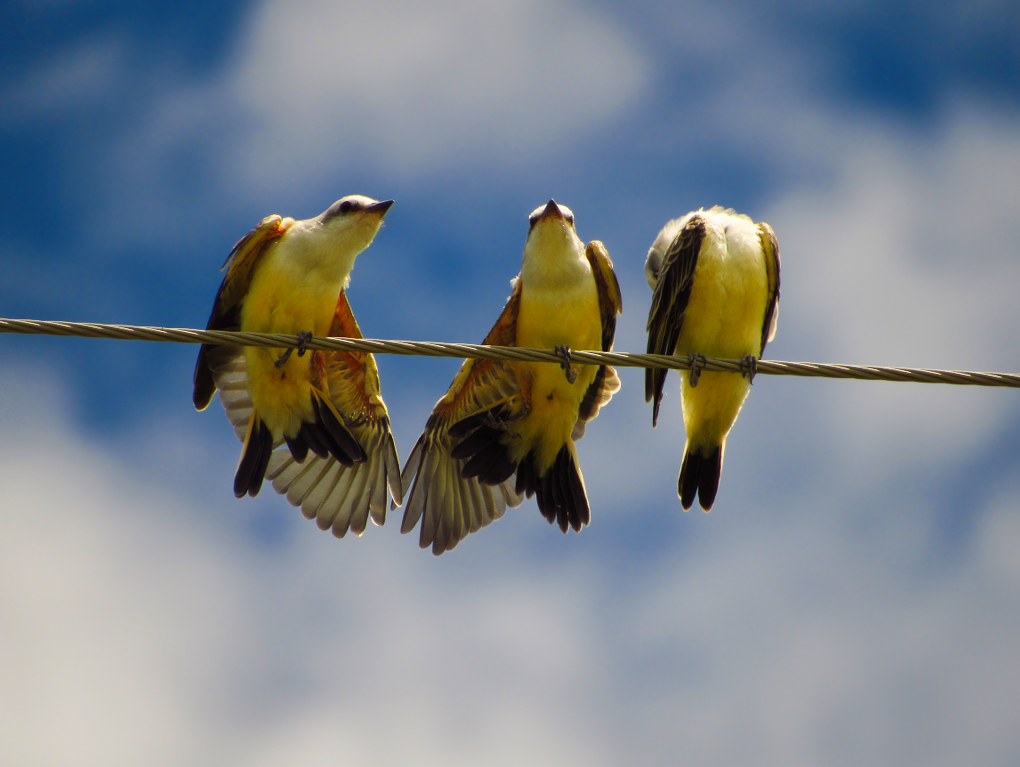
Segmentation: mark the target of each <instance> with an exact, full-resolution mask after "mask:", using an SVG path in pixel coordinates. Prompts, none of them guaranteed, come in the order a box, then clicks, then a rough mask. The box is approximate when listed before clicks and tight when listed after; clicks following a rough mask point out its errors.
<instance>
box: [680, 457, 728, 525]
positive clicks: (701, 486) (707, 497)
mask: <svg viewBox="0 0 1020 767" xmlns="http://www.w3.org/2000/svg"><path fill="white" fill-rule="evenodd" d="M721 476H722V445H717V446H716V447H714V448H707V449H699V450H696V451H692V450H688V451H687V452H685V453H684V460H683V463H682V464H680V478H679V479H678V480H677V495H679V496H680V505H681V506H682V507H683V510H684V511H687V510H688V509H690V508H691V506H693V505H694V499H695V497H697V499H698V503H699V504H701V508H702V509H704V510H705V511H711V509H712V504H714V503H715V496H716V493H718V492H719V478H720V477H721Z"/></svg>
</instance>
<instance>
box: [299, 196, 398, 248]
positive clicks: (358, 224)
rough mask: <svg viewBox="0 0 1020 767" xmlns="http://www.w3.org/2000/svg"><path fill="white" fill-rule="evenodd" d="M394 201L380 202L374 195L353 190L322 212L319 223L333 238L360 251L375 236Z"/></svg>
mask: <svg viewBox="0 0 1020 767" xmlns="http://www.w3.org/2000/svg"><path fill="white" fill-rule="evenodd" d="M391 205H393V200H383V201H382V202H379V201H378V200H373V199H372V198H371V197H365V196H364V195H360V194H351V195H348V196H347V197H342V198H341V199H339V200H337V201H336V202H334V203H333V204H332V205H330V206H329V207H328V208H327V209H326V210H325V211H323V212H322V213H321V214H319V217H318V225H319V227H320V228H321V229H322V230H323V231H324V232H325V233H328V235H329V236H330V237H331V238H338V239H343V241H345V242H347V243H349V244H350V246H351V247H352V248H353V249H354V250H355V252H360V251H362V250H364V249H365V248H367V247H368V246H369V244H370V243H371V242H372V240H373V239H374V238H375V235H376V233H377V232H378V231H379V227H381V226H382V222H383V217H384V216H385V215H386V211H388V210H389V209H390V206H391Z"/></svg>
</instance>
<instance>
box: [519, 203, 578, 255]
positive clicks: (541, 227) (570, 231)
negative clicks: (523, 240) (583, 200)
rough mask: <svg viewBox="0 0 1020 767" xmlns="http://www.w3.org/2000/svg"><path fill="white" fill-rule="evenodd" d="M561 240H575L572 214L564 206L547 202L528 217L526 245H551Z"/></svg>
mask: <svg viewBox="0 0 1020 767" xmlns="http://www.w3.org/2000/svg"><path fill="white" fill-rule="evenodd" d="M563 240H577V233H576V232H575V231H574V213H573V211H571V210H570V208H568V207H567V206H566V205H559V204H557V203H556V200H549V202H548V203H546V204H545V205H541V206H539V207H537V208H535V210H534V211H533V212H532V214H531V215H530V216H528V244H529V245H532V244H534V245H539V244H544V243H549V244H552V243H554V242H557V241H563Z"/></svg>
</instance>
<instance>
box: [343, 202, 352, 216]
mask: <svg viewBox="0 0 1020 767" xmlns="http://www.w3.org/2000/svg"><path fill="white" fill-rule="evenodd" d="M353 208H354V203H353V202H351V201H350V200H344V201H343V202H342V203H340V215H344V214H345V213H350V212H351V210H352V209H353Z"/></svg>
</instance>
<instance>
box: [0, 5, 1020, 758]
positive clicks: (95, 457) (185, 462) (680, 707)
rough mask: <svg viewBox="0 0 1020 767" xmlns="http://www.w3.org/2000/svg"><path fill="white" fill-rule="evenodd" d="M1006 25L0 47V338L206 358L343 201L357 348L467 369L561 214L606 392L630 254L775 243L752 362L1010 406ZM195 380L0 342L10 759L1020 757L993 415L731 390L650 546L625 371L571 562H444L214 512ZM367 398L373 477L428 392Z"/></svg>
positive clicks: (438, 371) (132, 359) (171, 20)
mask: <svg viewBox="0 0 1020 767" xmlns="http://www.w3.org/2000/svg"><path fill="white" fill-rule="evenodd" d="M1013 5H1014V4H1012V3H1007V2H1000V3H973V2H971V3H966V4H962V3H960V4H953V3H941V4H940V3H935V4H928V5H927V6H925V7H924V9H923V10H921V9H919V8H918V6H917V5H916V4H914V3H905V2H904V3H889V2H883V3H866V2H865V3H856V4H853V6H852V7H850V6H844V5H841V4H826V3H806V2H793V1H791V2H773V3H767V4H766V3H756V2H745V3H739V2H728V3H705V2H700V3H687V4H682V5H681V4H663V3H656V2H646V3H641V2H637V3H628V4H618V3H608V2H601V3H583V2H579V1H578V0H555V1H554V2H551V3H545V4H542V5H539V4H537V3H534V2H530V1H529V0H514V1H513V2H507V3H503V4H500V5H499V6H491V7H481V6H476V4H471V3H467V2H448V3H439V4H434V5H433V6H431V7H429V8H427V9H425V8H421V7H419V6H416V5H414V4H409V3H405V2H399V1H398V0H386V1H385V2H379V3H375V4H372V5H371V6H368V5H365V6H358V5H350V4H341V5H334V4H330V3H326V2H322V1H321V0H297V1H296V2H287V3H284V2H281V1H280V0H267V1H266V2H263V3H230V4H218V5H216V6H215V7H209V5H208V4H201V3H193V4H185V5H181V4H176V5H173V6H159V5H148V6H136V5H134V4H128V3H104V2H101V0H93V1H92V2H87V1H86V0H80V1H79V2H45V3H27V2H26V3H15V4H13V5H11V6H10V7H9V8H8V12H7V14H6V17H5V18H6V23H7V29H8V33H7V39H8V41H9V43H10V42H12V41H13V44H8V45H5V46H4V48H3V50H0V62H2V67H0V72H2V74H0V93H2V95H3V98H2V102H0V103H3V104H4V107H3V109H2V110H0V136H2V140H3V145H4V147H5V149H6V151H5V162H4V167H3V171H2V176H0V177H2V184H0V195H2V203H3V206H4V210H5V212H6V214H7V221H8V226H7V227H6V228H5V235H6V237H5V247H4V249H3V251H2V253H0V260H2V263H3V266H4V270H5V274H6V275H7V278H6V279H5V280H3V282H2V284H0V315H2V316H7V317H33V318H39V319H70V320H91V321H101V322H123V323H138V324H152V325H168V326H185V327H200V326H202V325H203V324H204V323H205V321H206V319H207V317H208V312H209V309H210V306H211V303H212V299H213V296H214V294H215V290H216V287H217V285H218V283H219V279H220V274H219V272H218V271H217V270H218V268H219V266H220V264H221V263H222V261H223V259H224V257H225V255H226V253H227V252H229V249H230V247H231V246H232V245H233V243H234V242H235V241H236V239H237V238H238V237H240V236H241V235H242V234H244V233H245V232H246V231H248V229H250V228H251V226H253V225H254V224H255V223H256V222H257V221H258V220H259V219H261V218H262V217H263V216H264V215H267V214H269V213H273V212H276V213H280V214H283V215H293V216H295V217H298V218H304V217H308V216H312V215H316V214H317V213H319V212H321V211H322V210H324V209H325V208H326V207H327V206H328V205H329V204H330V203H331V202H332V201H333V200H335V199H337V198H338V197H341V196H343V195H345V194H350V193H363V194H368V195H371V196H373V197H376V198H384V197H393V198H395V199H396V204H395V206H394V208H393V209H392V211H391V212H390V214H389V216H388V217H387V221H386V225H385V227H384V229H383V230H382V232H381V233H380V235H379V236H378V238H377V240H376V242H375V243H374V244H373V246H372V247H371V249H370V250H368V251H366V252H365V253H364V254H363V255H362V256H361V257H360V258H359V260H358V263H357V266H356V268H355V270H354V273H353V278H352V286H351V289H350V291H349V296H350V300H351V303H352V306H353V308H354V310H355V312H356V314H357V316H358V319H359V321H360V323H361V326H362V328H363V330H364V331H365V333H366V334H367V335H370V336H374V337H380V338H414V339H428V340H451V341H453V340H456V341H477V340H480V338H481V337H482V336H483V334H484V333H485V331H486V330H487V329H488V327H489V326H490V325H491V323H492V321H493V320H494V319H495V317H496V316H497V314H498V312H499V310H500V308H501V307H502V304H503V301H504V300H505V298H506V296H507V294H508V292H509V282H508V281H509V279H510V278H511V277H512V276H514V275H515V274H516V273H517V270H518V268H519V264H520V254H521V249H522V247H523V244H524V237H525V234H526V230H527V225H526V216H527V214H528V213H529V212H530V211H531V210H532V209H533V208H535V207H536V206H537V205H539V204H541V203H543V202H545V201H546V200H548V199H549V197H550V196H552V197H555V198H556V199H557V200H558V201H561V202H563V203H565V204H567V205H569V206H571V207H572V208H573V210H574V212H575V214H576V217H577V229H578V233H579V235H580V236H581V237H582V239H585V240H590V239H601V240H603V241H604V242H605V243H606V245H607V247H608V249H609V252H610V254H611V255H612V257H613V259H614V261H615V263H616V269H617V273H618V275H619V278H620V282H621V285H622V288H623V299H624V315H623V317H622V318H621V322H620V326H619V331H618V337H617V349H619V350H625V351H640V350H643V348H644V338H643V332H644V323H645V319H646V317H647V309H648V303H649V298H650V295H649V291H648V289H647V287H646V286H645V284H644V279H643V274H642V263H643V258H644V255H645V252H646V251H647V248H648V246H649V245H650V244H651V242H652V240H653V238H654V236H655V234H656V233H657V231H658V229H659V228H660V227H661V226H662V225H663V224H664V223H665V222H666V220H668V219H669V218H672V217H675V216H678V215H681V214H683V213H685V212H687V211H688V210H691V209H695V208H698V207H701V206H705V207H708V206H711V205H714V204H722V205H726V206H732V207H735V208H737V209H738V210H740V211H741V212H745V213H747V214H749V215H751V216H752V217H753V218H755V219H756V220H764V221H768V222H769V223H770V224H771V225H772V226H773V228H774V229H775V231H776V234H777V236H778V239H779V243H780V248H781V251H782V255H783V264H784V272H783V298H782V303H781V311H780V321H779V332H778V335H777V338H776V340H775V342H774V343H772V344H770V345H769V349H768V354H769V356H771V357H772V358H776V359H803V360H817V361H829V362H853V363H875V364H899V365H917V366H927V367H948V368H965V369H985V370H1012V371H1017V370H1020V347H1018V345H1017V343H1016V331H1015V328H1016V327H1018V326H1020V301H1018V300H1017V297H1016V285H1017V284H1020V252H1018V246H1017V244H1016V238H1015V235H1014V233H1015V232H1016V231H1017V228H1018V227H1020V194H1018V191H1020V189H1018V183H1020V182H1018V181H1017V179H1018V178H1020V113H1018V110H1017V106H1016V105H1017V104H1018V103H1020V47H1018V46H1017V44H1016V41H1017V40H1018V39H1020V13H1018V11H1017V10H1016V9H1015V8H1014V7H1013ZM195 351H196V350H195V349H194V348H192V347H186V346H174V345H156V344H134V343H119V342H107V341H86V340H73V339H44V338H19V337H14V336H5V337H3V338H0V390H2V391H3V393H4V396H3V401H2V403H0V433H2V434H3V439H2V440H0V480H2V481H0V488H2V489H0V505H2V507H3V509H2V512H0V526H2V532H0V615H2V616H3V617H2V618H0V625H2V627H3V630H2V631H0V756H2V757H3V758H2V759H0V761H4V762H5V763H8V762H9V763H17V764H38V765H50V764H65V763H68V762H69V761H72V760H73V761H74V762H75V763H86V764H87V763H96V764H103V765H118V764H125V765H127V764H137V763H139V762H140V761H145V762H146V763H155V764H161V763H166V764H168V765H170V764H180V763H199V764H202V763H210V764H213V763H215V764H239V765H240V764H243V765H249V764H252V765H260V764H275V763H279V762H281V761H283V760H284V759H286V760H287V761H288V762H295V761H296V762H300V763H308V764H319V763H322V764H327V763H335V762H337V761H343V762H348V763H359V764H378V765H388V764H399V763H404V762H407V761H409V760H410V759H412V758H413V759H414V760H415V761H417V762H421V763H433V762H434V763H437V764H444V765H456V764H465V765H467V764H472V765H473V764H478V763H487V764H488V763H496V764H502V763H506V764H520V763H522V762H524V761H527V762H529V763H535V764H556V765H562V764H575V763H577V764H580V763H587V764H605V765H612V764H618V763H620V762H622V761H624V760H627V761H629V762H640V763H647V764H675V763H677V762H678V761H681V760H682V761H684V762H685V763H689V764H696V765H702V764H704V765H730V764H733V765H738V764H746V763H749V762H751V763H755V764H783V765H800V764H804V765H814V764H847V765H854V764H874V763H898V764H924V765H941V764H946V765H948V764H960V763H982V764H1012V763H1015V762H1016V761H1017V760H1018V758H1020V738H1018V737H1017V736H1016V734H1015V732H1014V731H1015V715H1014V714H1013V712H1015V711H1016V710H1017V707H1018V706H1020V693H1018V690H1020V662H1018V660H1017V658H1016V649H1015V648H1016V647H1017V646H1020V620H1018V618H1017V616H1018V615H1020V610H1018V607H1020V564H1018V563H1020V557H1018V556H1017V553H1016V552H1017V551H1018V550H1020V481H1018V479H1017V477H1018V476H1020V437H1018V436H1017V435H1018V434H1020V399H1018V397H1017V395H1016V393H1015V392H1012V391H1008V390H1001V391H1000V390H987V391H984V390H978V389H970V388H952V387H924V386H907V385H900V384H878V383H863V382H829V381H799V380H794V379H790V380H786V379H780V378H774V377H768V378H767V377H764V376H762V377H760V378H759V379H757V380H756V382H755V386H754V390H753V391H752V394H751V397H750V398H749V400H748V403H747V405H746V406H745V409H744V411H743V413H742V414H741V417H740V420H739V421H738V423H737V426H736V428H735V429H734V432H733V434H732V437H731V440H730V442H729V445H728V450H727V456H726V466H725V469H724V472H723V477H722V484H721V487H720V493H719V497H718V500H717V503H716V506H715V509H714V510H713V512H712V513H711V514H709V515H705V514H702V513H700V512H697V513H695V512H689V513H687V514H684V513H683V512H681V510H680V508H679V503H678V501H677V499H676V497H675V487H676V473H677V469H678V466H679V461H680V456H681V451H682V447H683V429H682V425H681V419H680V412H679V396H678V391H677V385H676V380H675V378H674V379H672V384H670V383H667V392H669V394H668V396H667V398H666V401H665V403H664V406H663V413H662V416H661V417H660V426H659V428H658V429H656V430H655V431H652V430H651V428H650V420H651V418H650V409H649V407H648V406H646V405H645V403H644V402H643V401H642V400H643V397H642V392H643V387H642V385H641V384H642V382H641V374H640V373H639V372H638V371H623V372H622V373H621V377H622V379H623V389H622V391H621V392H620V393H619V394H618V395H617V396H616V397H615V398H614V400H613V402H612V403H611V404H610V405H609V406H608V407H607V408H606V409H604V410H603V411H602V414H601V415H600V416H599V418H598V419H597V420H596V421H595V422H594V423H593V424H591V426H590V428H589V429H588V431H587V434H586V436H585V438H584V440H583V441H582V442H581V443H580V445H579V453H580V460H581V465H582V469H583V471H584V472H585V477H586V480H587V483H588V487H589V494H590V497H591V500H592V513H593V523H592V525H591V527H590V528H587V529H585V530H584V531H583V532H582V533H581V534H579V535H574V534H573V533H572V534H570V535H569V536H562V535H560V534H559V532H558V531H555V530H552V529H550V528H549V527H548V525H547V524H546V523H545V522H544V521H543V520H542V519H541V517H540V515H539V514H538V512H537V509H536V507H535V505H534V502H533V501H530V502H528V503H526V504H525V505H524V506H523V507H522V508H521V509H519V510H517V511H512V512H508V514H507V516H506V517H505V518H504V519H502V520H501V521H499V522H498V523H496V524H494V525H493V526H491V527H489V528H487V529H485V530H484V531H482V532H480V533H478V534H476V535H474V536H472V537H471V538H469V539H467V540H466V541H465V542H464V543H463V544H462V545H461V546H460V547H458V549H457V550H456V551H454V552H453V553H451V554H448V555H445V556H443V557H441V558H439V559H436V558H433V557H432V556H431V554H429V553H427V552H420V551H419V550H418V549H417V545H416V543H417V541H416V538H415V537H414V536H403V537H401V536H400V535H399V534H398V530H399V528H398V525H397V524H394V519H393V518H392V517H391V519H390V522H389V523H388V524H387V525H386V526H385V527H383V528H375V527H372V528H370V529H369V530H368V531H367V532H366V534H365V535H364V536H363V538H361V539H353V538H351V539H345V540H343V541H336V540H334V539H333V538H332V537H331V536H328V535H325V534H322V533H320V532H319V531H318V530H316V529H315V527H314V525H311V524H310V523H308V522H306V521H305V520H303V519H302V518H301V516H300V514H298V513H297V512H296V511H295V510H293V509H291V508H290V507H289V506H288V505H287V503H286V501H285V500H284V499H282V498H280V497H278V496H275V495H274V494H272V493H270V492H265V493H263V494H262V495H261V496H260V497H259V498H257V499H255V500H250V499H246V500H244V501H236V500H235V499H234V498H233V496H232V494H231V481H232V476H233V469H234V466H235V463H236V460H237V455H238V451H239V445H238V444H237V443H236V441H235V440H234V437H233V435H232V433H231V429H230V428H229V426H228V424H227V423H226V420H225V418H224V417H223V416H222V413H221V412H220V411H219V410H218V407H217V406H214V407H211V408H210V409H209V410H208V411H207V412H204V413H195V412H194V411H193V409H192V408H191V405H190V380H191V371H192V367H193V364H194V355H195ZM379 366H380V369H381V373H382V385H383V394H384V396H385V398H386V400H387V403H388V405H389V407H390V412H391V415H392V418H393V422H394V432H395V436H396V438H397V443H398V450H399V453H400V455H401V457H402V458H403V457H405V456H406V455H407V453H408V451H409V449H410V447H411V446H412V444H413V442H414V440H415V438H416V437H417V435H418V433H419V432H420V430H421V428H422V426H423V425H424V421H425V418H426V417H427V415H428V412H429V410H430V408H431V406H432V404H433V403H434V402H435V400H436V399H437V398H438V397H439V396H440V395H441V394H442V392H443V391H444V389H445V387H446V386H447V385H448V383H449V380H450V378H451V377H452V375H453V372H454V370H455V369H456V366H457V363H456V362H455V361H451V360H430V359H414V358H397V357H380V358H379ZM669 380H670V379H667V381H669ZM395 516H397V517H399V514H398V515H395ZM54 723H57V727H56V728H55V727H54ZM55 732H59V734H60V737H57V736H56V735H55ZM72 755H73V756H72Z"/></svg>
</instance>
